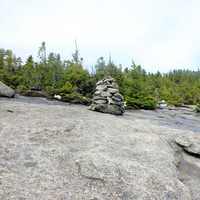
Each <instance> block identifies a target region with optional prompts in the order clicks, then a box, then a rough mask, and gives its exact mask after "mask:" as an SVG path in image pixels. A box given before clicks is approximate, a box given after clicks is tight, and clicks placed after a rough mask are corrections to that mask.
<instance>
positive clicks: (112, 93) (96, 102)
mask: <svg viewBox="0 0 200 200" xmlns="http://www.w3.org/2000/svg"><path fill="white" fill-rule="evenodd" d="M89 109H90V110H93V111H98V112H103V113H110V114H114V115H122V114H123V113H124V111H125V109H124V98H123V96H122V95H121V94H120V93H119V88H118V85H117V83H116V82H115V80H114V79H113V78H111V77H109V78H107V79H103V80H101V81H98V82H97V84H96V90H95V93H94V97H93V101H92V104H91V106H90V108H89Z"/></svg>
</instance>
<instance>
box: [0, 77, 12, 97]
mask: <svg viewBox="0 0 200 200" xmlns="http://www.w3.org/2000/svg"><path fill="white" fill-rule="evenodd" d="M14 96H15V91H14V90H13V89H12V88H10V87H8V86H7V85H5V84H4V83H2V82H1V81H0V97H10V98H11V97H14Z"/></svg>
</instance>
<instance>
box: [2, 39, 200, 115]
mask: <svg viewBox="0 0 200 200" xmlns="http://www.w3.org/2000/svg"><path fill="white" fill-rule="evenodd" d="M47 52H48V51H47V47H46V43H45V42H42V44H41V46H40V47H39V49H38V58H39V60H38V61H37V62H36V61H35V60H34V58H33V57H32V56H29V57H28V58H27V60H26V61H25V63H22V60H21V58H20V57H16V56H15V55H14V53H13V52H12V51H11V50H5V49H0V80H1V81H3V82H4V83H5V84H7V85H9V86H11V87H13V88H15V89H17V90H18V91H19V92H20V93H22V94H27V93H31V94H32V92H30V91H32V90H34V91H35V90H39V91H42V92H44V93H48V94H49V95H50V96H54V95H55V94H59V95H61V96H62V97H63V100H64V101H69V102H74V103H76V102H79V103H84V104H88V102H89V98H91V97H92V94H93V93H94V90H95V83H96V82H97V81H98V80H100V79H102V78H104V77H107V76H112V77H113V78H115V79H116V81H117V83H118V84H119V89H120V92H121V93H122V95H123V96H124V98H125V100H126V104H127V106H128V107H129V108H137V109H138V108H142V109H155V108H156V104H157V102H158V101H160V100H163V99H164V100H165V101H166V102H167V103H168V104H171V105H175V106H180V105H183V104H191V105H192V104H193V105H197V104H198V106H197V110H198V111H199V110H200V109H199V107H200V106H199V102H200V71H199V70H198V71H189V70H174V71H170V72H169V73H166V74H161V73H160V72H157V73H154V74H152V73H147V72H146V71H145V70H144V69H142V67H141V66H140V65H136V64H135V63H134V62H132V65H131V66H130V67H129V68H122V66H121V65H119V66H117V65H116V64H114V62H113V61H112V60H111V57H110V58H109V61H108V62H106V60H105V59H104V58H103V57H100V58H99V59H98V60H97V63H96V65H95V71H93V72H92V73H90V72H89V71H88V70H87V69H85V68H84V67H83V58H81V57H80V53H79V50H78V48H77V45H76V49H75V52H74V53H73V54H72V59H68V60H62V59H61V57H60V55H59V54H57V53H52V52H50V53H47ZM34 94H36V93H34ZM37 94H40V93H37Z"/></svg>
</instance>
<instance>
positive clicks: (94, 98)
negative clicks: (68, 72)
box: [93, 96, 107, 101]
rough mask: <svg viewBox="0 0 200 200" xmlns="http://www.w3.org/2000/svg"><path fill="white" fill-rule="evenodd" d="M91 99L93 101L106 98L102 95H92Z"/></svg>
mask: <svg viewBox="0 0 200 200" xmlns="http://www.w3.org/2000/svg"><path fill="white" fill-rule="evenodd" d="M93 100H94V101H96V100H107V98H106V97H102V96H94V97H93Z"/></svg>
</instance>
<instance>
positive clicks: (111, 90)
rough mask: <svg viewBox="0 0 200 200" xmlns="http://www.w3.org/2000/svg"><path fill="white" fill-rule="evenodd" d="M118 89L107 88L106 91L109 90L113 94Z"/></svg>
mask: <svg viewBox="0 0 200 200" xmlns="http://www.w3.org/2000/svg"><path fill="white" fill-rule="evenodd" d="M118 91H119V90H118V89H115V88H108V92H110V93H111V94H115V93H117V92H118Z"/></svg>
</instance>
